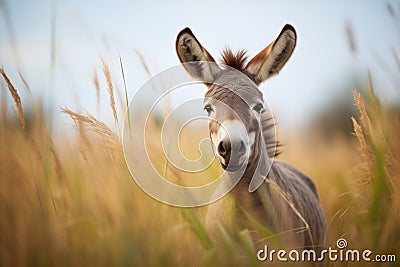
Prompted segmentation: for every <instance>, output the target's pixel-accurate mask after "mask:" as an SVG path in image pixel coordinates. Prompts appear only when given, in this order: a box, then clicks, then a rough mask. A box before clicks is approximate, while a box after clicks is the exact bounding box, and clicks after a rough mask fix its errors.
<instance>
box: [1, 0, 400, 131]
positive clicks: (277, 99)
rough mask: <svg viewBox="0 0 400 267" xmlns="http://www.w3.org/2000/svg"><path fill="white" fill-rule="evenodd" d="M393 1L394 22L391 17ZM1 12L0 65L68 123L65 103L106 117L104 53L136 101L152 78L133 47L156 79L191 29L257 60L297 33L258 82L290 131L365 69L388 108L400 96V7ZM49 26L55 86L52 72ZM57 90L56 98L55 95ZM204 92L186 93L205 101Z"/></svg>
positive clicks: (164, 5) (5, 7) (97, 4)
mask: <svg viewBox="0 0 400 267" xmlns="http://www.w3.org/2000/svg"><path fill="white" fill-rule="evenodd" d="M387 3H390V5H391V6H392V8H393V10H394V12H395V14H397V15H395V16H397V18H396V17H395V16H392V15H390V12H389V11H388V6H387ZM0 14H1V15H0V66H2V67H3V68H4V69H5V71H6V73H7V74H8V75H9V76H10V78H11V80H12V82H13V83H14V84H15V86H16V87H17V89H18V91H19V92H20V93H21V94H22V98H23V102H24V103H26V102H28V101H27V100H28V97H27V94H26V90H25V88H24V86H23V83H22V81H21V79H20V77H19V76H18V71H21V72H22V74H23V75H24V77H25V79H26V80H27V82H28V83H29V85H30V87H31V90H32V91H33V94H34V95H35V96H36V97H40V98H42V99H43V101H44V102H45V103H51V104H52V105H51V107H52V108H53V109H55V118H56V119H57V120H60V119H61V121H63V120H65V121H67V119H68V120H69V118H67V117H66V116H65V115H62V114H60V112H59V110H60V107H69V108H71V109H74V110H87V111H89V112H91V113H93V114H94V115H96V116H98V117H100V118H103V119H106V120H109V119H110V118H111V111H110V108H109V105H108V96H107V89H106V83H105V81H104V77H103V75H102V72H101V60H100V57H103V58H104V59H105V61H106V62H107V63H108V64H110V68H111V74H112V76H113V78H114V81H115V85H116V87H117V89H118V90H119V92H121V93H122V92H123V82H122V77H121V71H120V68H119V57H121V58H122V61H123V63H124V67H125V75H126V80H127V86H128V93H129V96H133V94H134V92H135V91H136V90H137V89H138V88H139V87H140V86H141V85H142V84H143V83H144V82H145V81H146V79H147V78H148V75H147V73H146V71H145V70H144V68H143V66H142V64H141V62H140V59H139V57H138V55H137V53H136V52H135V51H139V52H140V54H141V55H142V56H143V57H144V59H145V61H146V62H147V64H148V67H149V69H150V72H151V73H157V72H159V71H162V70H163V69H166V68H168V67H171V66H174V65H176V64H178V58H177V56H176V53H175V47H174V45H175V38H176V35H177V33H178V32H179V31H180V30H181V29H182V28H184V27H186V26H190V27H191V29H192V31H193V32H194V34H195V35H196V36H197V38H198V39H199V40H200V42H201V43H202V44H203V45H204V46H205V47H206V48H207V49H208V51H209V52H210V53H211V54H212V55H213V56H214V58H217V57H218V55H219V53H220V52H221V51H222V49H223V48H224V47H225V46H229V47H231V48H233V49H234V50H236V49H240V48H244V49H246V50H247V51H248V55H249V56H250V57H252V56H253V55H255V54H256V53H258V52H259V51H260V50H261V49H263V48H264V47H265V46H266V45H267V44H269V43H270V42H271V41H272V40H273V39H274V38H275V37H276V36H277V35H278V34H279V32H280V30H281V29H282V27H283V26H284V24H285V23H288V22H289V23H291V24H292V25H293V26H294V27H295V28H296V30H297V34H298V45H297V47H296V50H295V52H294V54H293V56H292V58H291V59H290V60H289V62H288V64H287V65H286V66H285V68H284V69H283V70H282V71H281V73H280V74H279V75H278V76H275V77H273V78H271V79H270V80H268V81H267V82H265V83H264V84H263V85H262V86H261V89H262V91H263V92H264V94H265V96H266V99H267V100H268V101H269V103H270V105H271V107H272V109H273V112H274V113H275V114H276V116H277V120H278V121H279V124H280V125H282V126H283V127H285V128H287V129H291V127H292V126H293V125H297V126H299V125H302V124H303V123H304V122H306V121H307V118H310V117H312V114H313V113H316V112H318V110H319V109H320V108H321V107H323V106H324V105H327V103H328V102H329V101H330V100H331V99H334V98H335V97H337V96H338V95H340V94H343V92H341V91H340V89H343V87H344V89H343V90H345V91H346V92H345V93H346V94H347V95H348V96H349V97H351V91H352V89H353V88H351V86H350V85H351V82H354V83H355V81H354V79H355V78H353V77H354V75H358V76H359V77H360V78H361V79H362V81H364V80H365V81H366V79H367V73H368V70H370V71H371V73H372V77H373V79H374V81H375V85H376V88H378V89H379V94H380V95H381V96H382V97H385V98H386V99H388V101H389V102H396V101H399V99H400V91H399V84H400V75H399V66H398V65H397V63H396V61H395V59H394V57H393V54H392V53H393V52H392V49H394V51H396V53H397V55H399V54H400V31H399V29H400V17H399V16H400V2H399V1H387V2H384V1H361V0H360V1H251V0H248V1H212V0H202V1H123V0H116V1H78V0H71V1H57V0H54V1H50V0H41V1H21V0H12V1H11V0H0ZM52 22H53V26H54V28H53V29H54V31H53V33H54V35H53V36H54V44H55V68H54V70H55V71H54V80H52V78H51V77H52V75H53V72H52V71H51V69H50V65H51V59H50V55H51V44H52V42H51V36H52V35H51V32H52V27H51V25H52ZM346 25H350V26H351V29H352V32H353V37H354V41H355V47H356V50H355V52H352V51H351V49H350V45H349V40H348V38H347V35H346ZM94 72H97V74H98V76H99V80H100V87H101V102H100V106H97V101H96V91H95V87H94V84H93V82H92V77H93V73H94ZM52 84H53V85H54V93H53V95H52V94H51V93H49V91H50V90H49V86H51V85H52ZM349 84H350V85H349ZM3 85H4V83H3ZM347 85H349V86H348V88H346V86H347ZM3 88H4V87H3ZM204 90H205V89H199V90H192V91H190V92H187V95H182V96H181V97H183V98H184V97H191V96H194V97H201V96H202V95H203V94H204V92H205V91H204ZM3 96H4V94H2V97H3ZM117 99H118V97H117ZM9 106H12V102H11V101H9ZM200 108H201V107H200ZM119 109H120V110H121V106H119ZM62 124H63V123H62ZM64 124H65V123H64Z"/></svg>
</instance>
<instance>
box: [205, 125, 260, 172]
mask: <svg viewBox="0 0 400 267" xmlns="http://www.w3.org/2000/svg"><path fill="white" fill-rule="evenodd" d="M211 138H212V142H213V145H214V151H215V152H216V154H217V155H218V152H217V151H218V145H219V143H220V142H221V140H242V141H243V143H244V145H245V147H246V153H245V154H244V155H243V156H242V157H241V158H240V161H241V162H243V161H244V160H245V159H248V158H249V157H250V153H251V151H252V150H253V144H254V139H255V133H254V132H250V133H248V132H247V130H246V127H245V126H244V124H243V123H242V122H241V121H239V120H226V121H224V122H223V123H221V126H220V128H219V129H218V131H217V132H216V133H214V134H212V135H211ZM218 157H219V159H220V160H222V161H223V163H224V164H226V162H225V159H224V158H223V157H221V156H219V155H218Z"/></svg>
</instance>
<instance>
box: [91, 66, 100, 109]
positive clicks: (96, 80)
mask: <svg viewBox="0 0 400 267" xmlns="http://www.w3.org/2000/svg"><path fill="white" fill-rule="evenodd" d="M92 79H93V84H94V88H95V89H96V98H97V108H99V107H100V84H99V77H98V76H97V71H96V70H94V71H93V77H92Z"/></svg>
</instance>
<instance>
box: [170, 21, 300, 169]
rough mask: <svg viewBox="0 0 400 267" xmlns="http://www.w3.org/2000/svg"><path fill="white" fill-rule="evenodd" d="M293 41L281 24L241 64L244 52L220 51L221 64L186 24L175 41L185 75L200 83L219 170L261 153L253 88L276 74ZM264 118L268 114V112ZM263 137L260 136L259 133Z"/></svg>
mask: <svg viewBox="0 0 400 267" xmlns="http://www.w3.org/2000/svg"><path fill="white" fill-rule="evenodd" d="M295 45H296V32H295V30H294V28H293V27H292V26H290V25H286V26H285V27H284V28H283V29H282V31H281V33H280V34H279V36H278V37H277V38H276V40H275V41H273V42H272V43H271V44H269V45H268V46H267V47H266V48H265V49H263V50H262V51H261V52H260V53H259V54H257V55H256V56H255V57H254V58H253V59H251V60H250V61H249V62H248V63H247V64H246V57H245V53H244V52H243V51H240V52H238V53H237V54H233V53H232V52H231V51H230V50H225V51H224V52H223V54H222V63H223V65H217V64H216V62H215V60H214V58H213V57H212V56H211V55H210V54H209V53H208V51H207V50H206V49H205V48H204V47H203V46H202V45H201V44H200V43H199V41H198V40H197V39H196V37H195V36H194V35H193V33H192V31H191V30H190V29H189V28H186V29H183V30H182V31H181V32H180V33H179V34H178V37H177V39H176V51H177V53H178V56H179V59H180V61H181V62H182V63H184V64H183V65H184V67H185V69H186V70H187V71H188V73H189V74H190V75H191V76H192V77H194V78H196V79H198V80H201V81H202V82H204V83H205V84H206V85H207V87H208V91H207V92H206V94H205V99H204V110H205V111H206V112H207V114H208V116H209V118H210V120H209V130H210V137H211V140H212V142H213V144H214V149H215V151H216V155H217V156H218V159H219V161H220V163H221V165H222V167H223V168H224V169H226V170H227V171H230V172H234V171H237V170H239V169H241V168H242V167H244V166H246V165H247V162H250V161H251V157H257V156H259V155H260V151H258V149H257V148H259V147H260V144H262V143H263V142H262V140H263V130H264V133H265V129H263V127H264V128H265V125H264V126H263V122H265V116H268V115H266V114H264V113H265V109H264V106H265V103H264V100H263V95H262V92H261V91H260V90H259V89H258V88H257V85H259V84H260V83H261V82H263V81H265V80H266V79H268V78H269V77H271V76H273V75H275V74H277V73H278V72H279V71H280V70H281V69H282V67H283V66H284V65H285V63H286V62H287V61H288V59H289V58H290V56H291V54H292V52H293V50H294V48H295ZM268 117H269V116H268ZM264 135H265V134H264Z"/></svg>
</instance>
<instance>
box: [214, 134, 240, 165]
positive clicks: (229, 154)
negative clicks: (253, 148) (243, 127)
mask: <svg viewBox="0 0 400 267" xmlns="http://www.w3.org/2000/svg"><path fill="white" fill-rule="evenodd" d="M217 151H218V155H219V156H221V157H222V158H223V161H224V162H221V165H222V167H223V168H224V169H225V170H227V171H237V170H239V169H240V168H241V167H242V165H243V163H244V155H245V154H246V145H245V144H244V142H243V141H242V140H240V139H225V140H222V141H221V142H219V144H218V147H217Z"/></svg>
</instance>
